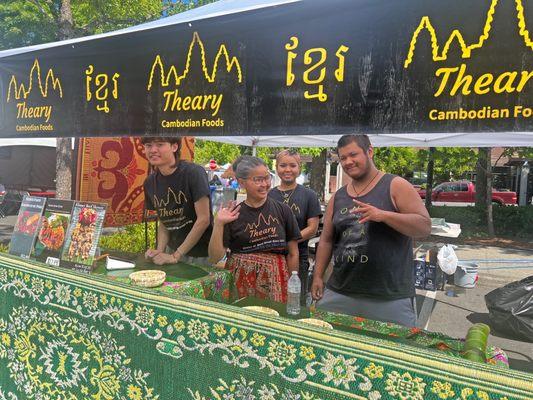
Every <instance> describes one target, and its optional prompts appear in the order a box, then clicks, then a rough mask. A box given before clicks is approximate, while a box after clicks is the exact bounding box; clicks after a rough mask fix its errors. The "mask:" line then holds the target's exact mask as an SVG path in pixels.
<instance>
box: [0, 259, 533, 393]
mask: <svg viewBox="0 0 533 400" xmlns="http://www.w3.org/2000/svg"><path fill="white" fill-rule="evenodd" d="M0 296H1V301H0V399H9V400H14V399H16V400H21V399H97V400H103V399H105V400H108V399H131V400H141V399H143V400H144V399H178V400H182V399H183V400H186V399H191V400H212V399H217V400H218V399H224V400H229V399H234V400H241V399H246V400H289V399H291V400H295V399H298V400H326V399H332V400H333V399H335V400H338V399H341V400H342V399H373V400H377V399H400V400H408V399H413V400H424V399H442V400H446V399H465V400H475V399H476V400H477V399H482V400H485V399H498V400H504V399H506V400H512V399H524V400H525V399H532V398H533V375H531V374H527V373H522V372H518V371H513V370H506V369H502V368H497V367H494V366H491V365H484V364H478V363H471V362H469V361H466V360H462V359H459V358H455V357H451V356H449V355H446V354H441V353H438V352H435V351H428V350H425V349H421V348H417V347H412V346H408V345H405V344H403V343H396V342H391V341H388V340H380V339H377V338H372V337H366V336H362V335H357V334H353V333H347V332H342V331H336V330H335V331H328V330H324V329H322V328H318V327H312V326H305V325H303V324H301V323H300V322H297V321H291V320H288V319H283V318H279V317H269V316H263V315H260V314H256V313H254V312H250V311H247V310H242V309H239V308H237V307H235V306H232V305H227V304H218V303H215V302H212V301H207V300H203V299H195V298H191V297H181V296H179V297H178V296H175V295H173V296H168V295H167V294H165V293H161V292H156V291H153V290H150V289H143V288H137V287H132V286H131V285H128V284H126V283H122V282H120V281H118V282H110V281H109V280H108V279H106V278H105V277H102V276H97V275H81V274H78V273H74V272H72V271H69V270H63V269H59V268H53V267H49V266H45V265H43V264H40V263H36V262H31V261H23V260H20V259H15V258H12V257H9V256H5V255H0Z"/></svg>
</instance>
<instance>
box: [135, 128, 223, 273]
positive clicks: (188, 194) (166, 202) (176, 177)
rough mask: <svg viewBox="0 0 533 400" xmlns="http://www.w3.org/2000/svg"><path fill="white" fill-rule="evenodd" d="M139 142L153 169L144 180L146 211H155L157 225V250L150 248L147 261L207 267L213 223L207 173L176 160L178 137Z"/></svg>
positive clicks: (200, 168)
mask: <svg viewBox="0 0 533 400" xmlns="http://www.w3.org/2000/svg"><path fill="white" fill-rule="evenodd" d="M141 142H142V144H143V145H144V151H145V153H146V158H147V159H148V162H149V163H150V165H151V166H152V167H153V168H154V170H155V171H154V173H152V174H151V175H150V176H149V177H148V178H146V180H145V181H144V193H145V201H146V208H147V209H148V210H155V211H157V216H158V219H159V222H160V223H159V225H158V228H157V248H156V249H149V250H148V251H147V252H146V254H145V255H146V258H147V259H151V260H152V261H153V262H154V263H155V264H157V265H163V264H176V263H178V262H179V261H182V262H188V263H191V264H196V265H207V264H208V263H207V246H208V243H209V237H210V235H211V229H212V223H213V216H212V213H211V198H210V190H209V184H208V182H207V174H206V173H205V171H204V169H203V168H202V167H201V166H199V165H196V164H194V163H190V162H188V161H185V160H180V159H179V150H180V144H181V141H180V138H178V137H157V136H156V137H143V138H142V139H141ZM168 249H170V251H169V252H167V250H168Z"/></svg>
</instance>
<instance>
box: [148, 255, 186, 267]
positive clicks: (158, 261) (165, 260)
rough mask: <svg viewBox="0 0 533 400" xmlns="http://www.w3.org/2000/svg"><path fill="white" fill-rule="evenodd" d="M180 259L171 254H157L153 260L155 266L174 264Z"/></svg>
mask: <svg viewBox="0 0 533 400" xmlns="http://www.w3.org/2000/svg"><path fill="white" fill-rule="evenodd" d="M179 258H180V257H176V256H174V255H173V254H167V253H159V254H157V255H156V256H155V257H154V258H153V260H152V261H153V262H154V264H155V265H165V264H176V263H177V262H178V261H179Z"/></svg>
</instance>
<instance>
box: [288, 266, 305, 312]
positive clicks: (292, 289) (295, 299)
mask: <svg viewBox="0 0 533 400" xmlns="http://www.w3.org/2000/svg"><path fill="white" fill-rule="evenodd" d="M301 292H302V283H301V282H300V278H298V271H292V275H291V277H290V278H289V283H288V284H287V314H289V315H298V314H300V293H301Z"/></svg>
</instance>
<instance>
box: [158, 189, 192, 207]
mask: <svg viewBox="0 0 533 400" xmlns="http://www.w3.org/2000/svg"><path fill="white" fill-rule="evenodd" d="M171 200H174V203H175V204H178V205H181V204H183V203H187V196H185V193H183V192H182V191H181V190H180V191H179V193H178V194H177V195H176V193H174V191H173V190H172V188H170V187H169V188H168V191H167V197H166V199H165V198H161V199H159V198H158V197H157V196H156V195H155V194H154V206H156V207H157V208H165V207H166V206H168V204H169V203H170V201H171Z"/></svg>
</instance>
